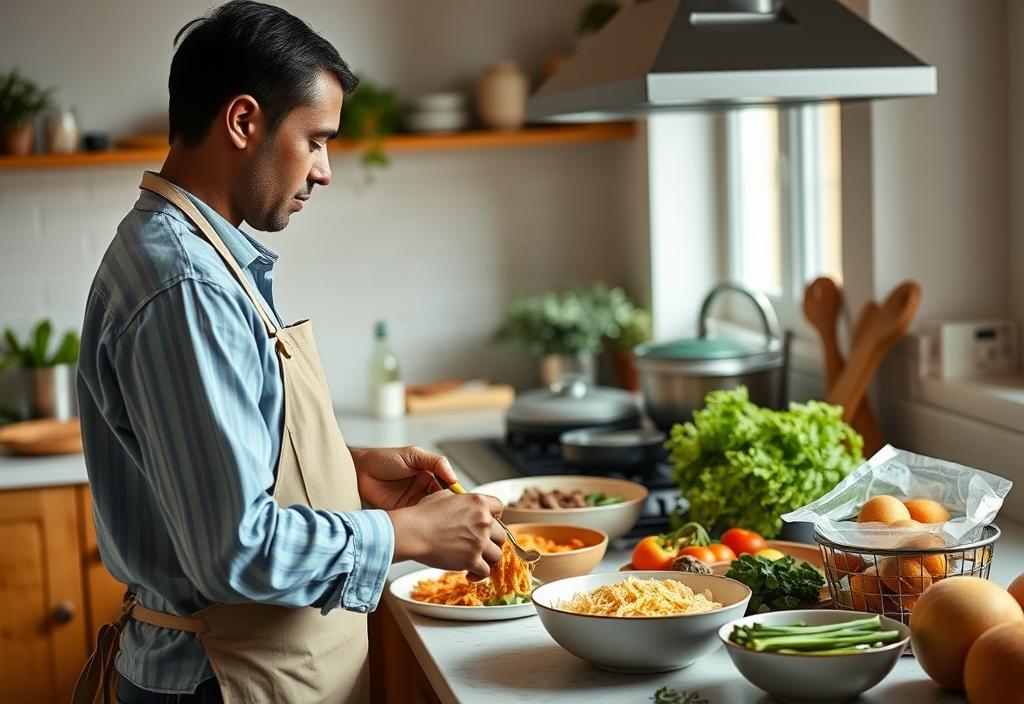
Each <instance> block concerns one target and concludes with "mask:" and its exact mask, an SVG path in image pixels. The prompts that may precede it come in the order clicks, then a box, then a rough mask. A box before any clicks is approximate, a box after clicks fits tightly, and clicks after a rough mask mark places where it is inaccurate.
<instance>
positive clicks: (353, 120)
mask: <svg viewBox="0 0 1024 704" xmlns="http://www.w3.org/2000/svg"><path fill="white" fill-rule="evenodd" d="M401 115H402V112H401V108H400V107H399V104H398V98H397V97H396V96H395V94H394V92H392V91H390V90H388V89H386V88H382V87H381V86H378V85H376V84H374V83H371V82H370V81H367V80H362V81H360V82H359V87H358V88H357V89H356V91H355V92H354V93H352V95H349V96H346V97H345V101H344V103H343V105H342V108H341V123H340V126H339V128H338V132H339V134H340V135H341V136H342V137H345V138H346V139H351V140H353V141H356V142H359V143H361V144H362V145H363V156H362V162H363V166H364V168H365V169H366V176H367V180H368V181H369V180H372V177H373V169H374V168H383V167H385V166H387V165H388V164H389V163H390V160H389V159H388V156H387V154H385V153H384V148H383V141H382V140H383V138H384V137H385V136H387V135H389V134H391V133H393V132H395V131H396V130H397V129H398V123H399V120H400V119H401Z"/></svg>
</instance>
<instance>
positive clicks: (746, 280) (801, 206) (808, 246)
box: [722, 103, 842, 330]
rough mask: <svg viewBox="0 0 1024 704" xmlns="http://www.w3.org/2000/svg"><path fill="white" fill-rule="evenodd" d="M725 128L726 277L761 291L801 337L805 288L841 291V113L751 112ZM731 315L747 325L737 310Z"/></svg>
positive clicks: (731, 118)
mask: <svg viewBox="0 0 1024 704" xmlns="http://www.w3.org/2000/svg"><path fill="white" fill-rule="evenodd" d="M725 125H726V127H725V159H726V189H725V191H726V204H725V207H726V217H727V232H728V237H727V238H726V242H725V247H724V249H725V252H724V254H725V256H724V257H723V258H722V261H723V263H724V269H725V271H723V272H722V274H723V275H724V276H726V277H728V278H731V279H734V280H736V281H739V282H741V283H743V284H744V285H746V286H748V287H750V288H754V289H758V290H760V291H763V292H764V293H765V294H766V295H767V296H768V297H769V298H770V299H771V301H772V303H773V304H774V305H775V309H776V311H777V312H778V313H779V318H780V320H781V321H782V323H783V325H785V326H787V327H790V328H793V329H796V330H799V329H801V328H804V327H805V326H804V324H803V322H802V313H801V310H800V308H801V302H802V301H803V291H804V288H805V287H806V285H807V284H808V283H809V282H810V281H811V280H813V279H815V278H816V277H818V276H829V277H831V278H832V279H833V280H835V281H836V283H842V246H841V245H842V233H841V210H840V181H839V178H840V175H839V167H840V147H839V106H838V104H834V103H830V104H823V105H804V106H799V107H788V108H775V107H750V108H744V109H742V110H734V111H731V112H729V113H727V114H726V118H725ZM729 314H730V317H733V318H734V319H736V320H739V321H741V322H744V323H745V322H748V317H747V314H746V312H745V310H744V311H743V312H741V310H740V307H739V306H738V305H733V306H731V307H730V311H729ZM754 320H755V319H754V318H753V316H751V317H749V321H750V322H753V321H754Z"/></svg>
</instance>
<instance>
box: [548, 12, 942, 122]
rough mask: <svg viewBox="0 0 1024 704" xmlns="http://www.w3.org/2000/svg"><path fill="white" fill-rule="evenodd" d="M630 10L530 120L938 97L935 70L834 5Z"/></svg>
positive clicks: (552, 85)
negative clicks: (914, 96) (892, 98)
mask: <svg viewBox="0 0 1024 704" xmlns="http://www.w3.org/2000/svg"><path fill="white" fill-rule="evenodd" d="M627 2H628V4H627V5H626V7H624V8H623V9H622V10H621V11H620V12H619V14H618V15H617V16H616V17H615V18H614V19H613V20H612V21H611V22H610V23H609V24H608V25H607V26H606V27H605V28H604V29H603V30H601V32H600V33H598V34H597V35H595V36H593V37H591V38H590V40H588V41H587V42H585V43H584V44H583V45H582V46H581V47H580V48H579V49H578V51H577V52H576V54H575V55H574V56H573V57H572V58H571V59H570V60H569V61H568V62H567V63H566V64H565V65H564V66H563V67H562V68H561V69H560V70H559V71H558V72H557V73H556V74H555V75H554V76H552V77H551V78H550V79H549V80H548V81H547V82H546V83H544V85H542V86H541V87H540V89H539V90H538V91H537V92H536V93H535V94H534V95H533V96H532V97H531V98H530V100H529V103H528V116H529V118H530V119H533V120H572V121H578V120H607V119H615V118H621V117H636V116H642V115H644V114H650V113H656V112H662V111H675V110H686V109H716V108H728V107H736V106H739V105H749V104H778V103H813V102H823V101H830V100H867V99H872V98H891V97H898V96H912V95H932V94H934V93H935V92H936V75H935V67H934V66H929V65H927V64H925V63H924V62H922V61H921V60H920V59H918V58H917V57H915V56H914V55H913V54H911V53H910V52H908V51H906V50H905V49H903V48H902V47H901V46H899V45H898V44H896V43H895V42H894V41H892V40H891V39H889V38H888V37H886V36H885V35H884V34H882V33H881V32H879V31H878V30H876V29H875V28H874V27H872V26H871V25H870V24H868V23H867V22H865V21H864V20H862V19H861V18H860V17H858V16H857V15H856V14H854V13H853V12H852V11H850V10H848V9H847V8H845V7H844V6H843V5H841V4H840V3H839V2H837V1H836V0H647V1H646V2H644V1H641V2H636V3H634V2H631V1H629V0H627Z"/></svg>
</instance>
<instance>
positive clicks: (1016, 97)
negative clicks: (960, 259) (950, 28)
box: [1006, 0, 1024, 329]
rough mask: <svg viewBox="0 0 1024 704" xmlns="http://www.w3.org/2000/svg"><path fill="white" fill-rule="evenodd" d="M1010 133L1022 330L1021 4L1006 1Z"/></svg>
mask: <svg viewBox="0 0 1024 704" xmlns="http://www.w3.org/2000/svg"><path fill="white" fill-rule="evenodd" d="M1006 14H1007V17H1006V19H1007V22H1006V45H1007V47H1008V48H1009V50H1008V55H1007V63H1008V64H1009V75H1008V76H1007V78H1008V83H1009V107H1010V110H1009V114H1010V119H1009V133H1010V151H1009V154H1010V178H1009V184H1010V259H1009V263H1010V293H1011V308H1012V312H1013V317H1014V318H1015V319H1016V320H1017V324H1018V325H1020V326H1021V329H1024V275H1022V273H1024V2H1020V1H1019V0H1016V1H1015V0H1008V2H1007V12H1006Z"/></svg>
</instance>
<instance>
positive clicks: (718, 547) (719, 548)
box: [708, 543, 736, 562]
mask: <svg viewBox="0 0 1024 704" xmlns="http://www.w3.org/2000/svg"><path fill="white" fill-rule="evenodd" d="M708 550H710V551H711V552H713V553H714V554H715V562H732V561H733V560H735V559H736V553H735V552H733V549H732V548H730V547H729V546H728V545H724V544H722V543H712V544H711V545H708Z"/></svg>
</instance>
